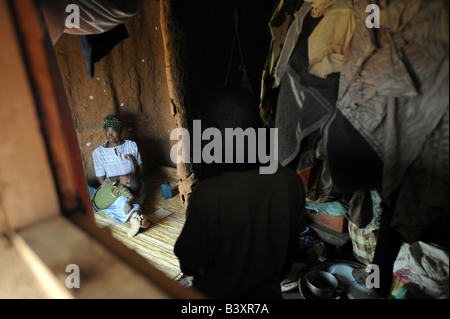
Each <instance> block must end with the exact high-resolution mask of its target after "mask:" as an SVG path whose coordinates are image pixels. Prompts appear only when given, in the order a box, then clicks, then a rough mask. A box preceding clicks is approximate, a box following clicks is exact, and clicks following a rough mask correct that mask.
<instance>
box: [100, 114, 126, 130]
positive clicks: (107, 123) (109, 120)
mask: <svg viewBox="0 0 450 319" xmlns="http://www.w3.org/2000/svg"><path fill="white" fill-rule="evenodd" d="M109 127H111V128H114V129H116V130H119V131H120V130H121V129H122V122H121V121H120V120H119V118H118V117H117V116H116V115H114V114H109V115H106V116H105V117H104V118H103V128H104V129H107V128H109Z"/></svg>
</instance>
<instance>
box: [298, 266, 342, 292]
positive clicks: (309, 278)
mask: <svg viewBox="0 0 450 319" xmlns="http://www.w3.org/2000/svg"><path fill="white" fill-rule="evenodd" d="M306 285H307V286H308V288H309V290H311V292H312V294H313V295H314V296H315V297H317V298H319V299H331V298H333V297H334V296H335V295H336V292H337V288H338V286H339V283H338V280H337V279H336V277H335V276H334V275H333V274H330V273H329V272H326V271H322V270H314V271H311V272H309V273H307V274H306Z"/></svg>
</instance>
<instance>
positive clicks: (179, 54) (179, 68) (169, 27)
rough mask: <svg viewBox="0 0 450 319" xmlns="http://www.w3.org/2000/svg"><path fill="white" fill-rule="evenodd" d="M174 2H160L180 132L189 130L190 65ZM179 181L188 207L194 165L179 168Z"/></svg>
mask: <svg viewBox="0 0 450 319" xmlns="http://www.w3.org/2000/svg"><path fill="white" fill-rule="evenodd" d="M173 2H174V1H173V0H161V1H160V21H161V31H162V36H163V42H164V51H165V54H164V55H165V64H166V65H165V67H166V77H167V86H168V89H169V97H170V105H171V112H172V115H173V116H174V117H175V121H176V125H177V127H179V128H185V129H188V130H189V110H190V107H189V98H188V95H189V93H188V90H187V88H188V86H187V82H186V81H187V79H188V70H187V67H186V65H188V64H187V63H188V61H187V56H186V55H185V53H184V52H185V51H186V45H185V42H186V37H185V34H184V32H183V29H182V28H181V26H180V24H179V20H178V16H177V15H176V13H175V12H174V10H173V8H174V7H173V6H174V4H173ZM177 173H178V177H179V178H180V180H179V182H178V190H179V192H180V196H181V200H182V202H183V203H184V204H185V205H187V202H188V199H189V195H190V193H191V192H192V189H193V187H194V185H195V183H196V177H195V174H194V170H193V167H192V164H191V163H179V164H177Z"/></svg>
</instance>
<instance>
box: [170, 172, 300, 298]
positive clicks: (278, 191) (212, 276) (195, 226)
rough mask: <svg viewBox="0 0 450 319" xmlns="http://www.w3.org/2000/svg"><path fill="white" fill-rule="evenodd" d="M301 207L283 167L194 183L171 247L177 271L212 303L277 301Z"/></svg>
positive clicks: (293, 179) (294, 180)
mask: <svg viewBox="0 0 450 319" xmlns="http://www.w3.org/2000/svg"><path fill="white" fill-rule="evenodd" d="M304 205H305V203H304V196H303V185H302V184H301V180H300V179H299V178H298V176H297V175H296V174H295V173H294V172H293V171H292V170H290V169H288V168H284V167H279V169H278V170H277V172H276V173H275V174H271V175H261V174H259V172H258V170H251V171H246V172H226V173H224V174H222V175H221V176H219V177H215V178H212V179H209V180H206V181H204V182H202V183H200V185H199V186H198V188H196V189H195V191H194V193H193V195H192V197H191V199H190V201H189V206H188V210H187V214H188V218H187V220H186V224H185V227H184V228H183V231H182V233H181V235H180V237H179V239H178V241H177V243H176V246H175V253H176V255H177V256H178V257H179V259H180V264H181V266H182V270H183V271H184V272H185V273H186V274H190V275H194V286H195V287H196V288H198V289H199V290H201V291H202V292H204V293H205V294H206V295H207V296H210V297H213V298H280V297H281V289H280V282H281V280H282V279H283V278H284V276H285V275H286V273H287V271H288V269H289V267H290V265H291V262H292V260H291V259H290V258H291V257H293V254H294V253H295V250H296V247H297V245H298V234H299V233H300V231H301V230H300V229H301V227H302V224H303V223H302V220H301V216H302V215H301V212H302V210H303V208H304ZM200 270H201V272H200Z"/></svg>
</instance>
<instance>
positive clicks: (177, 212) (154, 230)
mask: <svg viewBox="0 0 450 319" xmlns="http://www.w3.org/2000/svg"><path fill="white" fill-rule="evenodd" d="M163 182H170V185H171V186H172V192H173V195H174V196H173V197H172V198H170V199H164V197H163V196H162V190H161V184H162V183H163ZM177 182H178V176H177V172H176V168H172V167H160V168H159V169H158V170H157V171H156V172H155V173H154V174H153V175H152V176H151V177H149V178H147V179H146V180H145V183H146V186H147V195H146V198H145V202H144V205H143V213H144V214H146V215H149V214H153V213H155V212H156V211H158V209H160V208H163V209H165V210H167V211H169V212H170V213H172V214H170V215H169V216H167V217H165V218H163V219H161V220H159V221H158V222H157V223H156V224H154V223H151V224H150V226H149V227H148V228H147V229H142V228H141V230H140V231H139V233H138V234H137V235H136V236H134V237H132V238H128V237H127V232H128V229H129V228H130V222H127V223H125V224H120V223H117V222H115V221H114V220H112V219H111V218H110V217H108V216H106V215H105V213H104V212H102V211H99V212H97V213H96V215H95V218H96V224H97V226H98V227H100V228H102V229H103V230H104V231H107V232H110V233H111V235H112V236H113V237H114V238H116V239H117V240H119V241H120V242H122V243H123V244H124V245H126V246H127V247H128V248H130V249H132V250H134V251H135V252H136V253H138V254H139V255H141V256H142V257H144V258H145V259H147V260H148V262H149V263H151V264H152V265H153V266H154V267H156V268H157V269H159V270H160V271H162V272H163V273H165V274H166V275H167V276H168V277H169V278H172V279H175V278H176V277H177V276H178V275H179V274H180V272H181V270H180V266H179V262H178V259H177V257H176V256H175V255H174V253H173V247H174V245H175V242H176V240H177V238H178V236H179V234H180V232H181V229H182V228H183V225H184V221H185V216H186V215H185V206H184V205H183V204H182V202H181V199H180V197H179V194H178V188H177V187H176V184H177Z"/></svg>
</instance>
